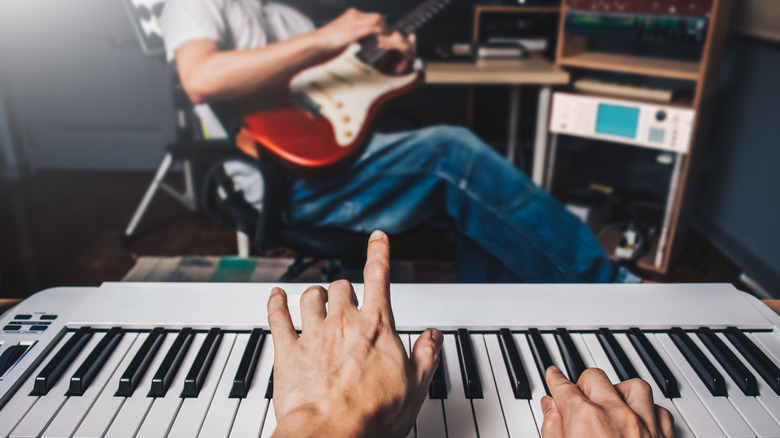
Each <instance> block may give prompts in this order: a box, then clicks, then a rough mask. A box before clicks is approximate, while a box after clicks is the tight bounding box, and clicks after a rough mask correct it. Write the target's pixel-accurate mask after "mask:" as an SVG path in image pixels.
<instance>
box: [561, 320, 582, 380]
mask: <svg viewBox="0 0 780 438" xmlns="http://www.w3.org/2000/svg"><path fill="white" fill-rule="evenodd" d="M555 342H556V343H557V344H558V349H559V350H560V351H561V355H562V356H563V363H564V364H565V365H566V370H567V371H568V372H569V380H571V381H572V382H577V381H578V380H579V379H580V375H581V374H582V373H583V371H585V369H587V367H586V366H585V362H584V361H583V360H582V356H580V352H579V351H577V347H576V346H575V345H574V341H573V340H572V339H571V335H570V334H569V331H568V330H566V329H565V328H558V329H556V330H555Z"/></svg>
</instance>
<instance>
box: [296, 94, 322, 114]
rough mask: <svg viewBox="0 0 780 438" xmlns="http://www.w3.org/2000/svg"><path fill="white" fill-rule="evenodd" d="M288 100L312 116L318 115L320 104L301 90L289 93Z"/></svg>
mask: <svg viewBox="0 0 780 438" xmlns="http://www.w3.org/2000/svg"><path fill="white" fill-rule="evenodd" d="M290 102H292V104H293V105H295V106H297V107H298V108H300V109H302V110H304V111H306V112H307V113H309V115H310V116H311V117H312V118H315V117H319V116H320V106H319V105H318V104H317V103H316V102H315V101H313V100H311V98H310V97H309V96H308V95H306V93H304V92H302V91H296V92H293V93H290Z"/></svg>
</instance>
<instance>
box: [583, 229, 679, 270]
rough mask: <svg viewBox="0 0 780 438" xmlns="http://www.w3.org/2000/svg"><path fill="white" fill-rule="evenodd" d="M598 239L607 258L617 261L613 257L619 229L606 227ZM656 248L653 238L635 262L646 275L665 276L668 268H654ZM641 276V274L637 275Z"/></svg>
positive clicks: (656, 241)
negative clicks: (647, 248)
mask: <svg viewBox="0 0 780 438" xmlns="http://www.w3.org/2000/svg"><path fill="white" fill-rule="evenodd" d="M598 239H599V242H600V243H601V246H603V247H604V250H605V251H607V254H608V255H609V258H610V259H612V260H614V261H617V260H618V259H617V257H615V248H617V246H618V244H619V243H620V228H618V227H614V226H607V227H605V228H603V229H602V230H601V231H599V233H598ZM657 248H658V237H655V238H653V239H652V241H651V242H650V248H649V250H646V251H645V252H644V253H643V254H642V256H641V257H640V258H639V260H637V267H638V268H639V269H640V270H641V271H643V272H647V273H652V274H660V275H666V271H667V269H668V267H664V266H662V267H660V268H659V267H656V266H655V260H654V259H655V252H656V249H657ZM639 274H640V275H641V273H639Z"/></svg>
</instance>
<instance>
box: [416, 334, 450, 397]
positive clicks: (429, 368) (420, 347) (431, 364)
mask: <svg viewBox="0 0 780 438" xmlns="http://www.w3.org/2000/svg"><path fill="white" fill-rule="evenodd" d="M443 342H444V335H443V334H442V333H441V332H440V331H439V330H436V329H428V330H426V331H424V332H423V334H421V335H420V337H419V338H417V341H416V342H415V343H414V347H412V357H411V360H412V363H413V364H414V368H415V369H416V370H417V381H418V382H419V383H420V385H422V388H424V389H425V390H427V389H428V386H430V384H431V380H432V379H433V373H435V372H436V367H437V366H438V365H439V356H440V354H439V353H440V352H441V344H442V343H443Z"/></svg>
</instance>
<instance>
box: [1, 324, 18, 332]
mask: <svg viewBox="0 0 780 438" xmlns="http://www.w3.org/2000/svg"><path fill="white" fill-rule="evenodd" d="M21 329H22V326H20V325H11V324H9V325H7V326H5V327H3V330H6V331H9V332H15V331H18V330H21Z"/></svg>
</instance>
